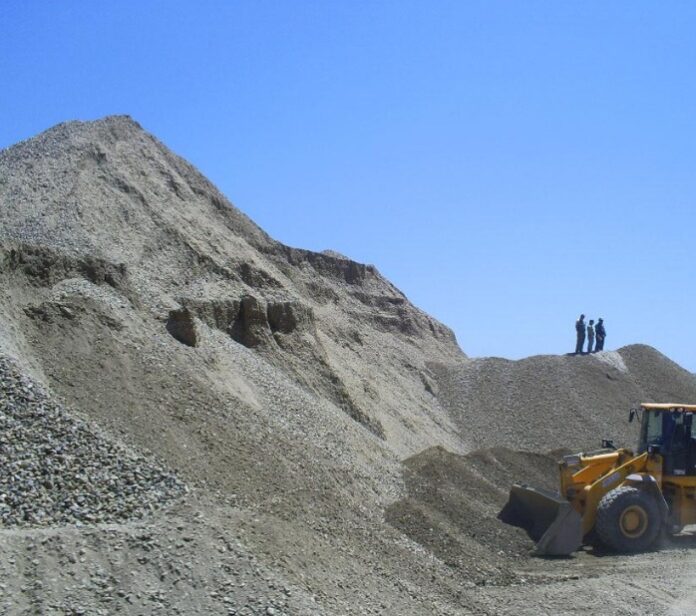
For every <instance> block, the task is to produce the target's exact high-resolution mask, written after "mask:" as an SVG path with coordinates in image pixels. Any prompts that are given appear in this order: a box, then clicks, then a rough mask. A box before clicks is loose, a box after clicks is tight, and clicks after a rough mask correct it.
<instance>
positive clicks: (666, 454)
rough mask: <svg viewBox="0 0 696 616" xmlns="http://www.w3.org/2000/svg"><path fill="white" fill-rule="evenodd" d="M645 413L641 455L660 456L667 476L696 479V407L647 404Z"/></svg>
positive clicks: (641, 432)
mask: <svg viewBox="0 0 696 616" xmlns="http://www.w3.org/2000/svg"><path fill="white" fill-rule="evenodd" d="M642 411H643V418H642V419H643V420H642V423H641V431H640V440H639V442H638V453H644V452H646V451H651V452H652V451H654V452H655V453H659V454H660V455H661V456H662V458H663V460H664V466H663V470H662V472H663V473H664V474H665V475H672V476H679V475H687V476H696V425H694V421H693V417H694V413H696V406H694V405H676V404H653V405H649V404H644V405H642ZM692 428H693V431H692Z"/></svg>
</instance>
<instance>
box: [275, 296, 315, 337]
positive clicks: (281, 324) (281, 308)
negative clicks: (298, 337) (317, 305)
mask: <svg viewBox="0 0 696 616" xmlns="http://www.w3.org/2000/svg"><path fill="white" fill-rule="evenodd" d="M266 314H267V316H268V324H269V326H270V328H271V331H272V332H273V333H274V334H275V333H277V332H280V333H281V334H291V333H292V332H294V331H295V330H297V329H301V330H309V329H312V328H313V326H314V313H313V312H312V310H311V308H309V307H308V306H305V305H303V304H301V303H300V302H269V303H268V306H267V308H266Z"/></svg>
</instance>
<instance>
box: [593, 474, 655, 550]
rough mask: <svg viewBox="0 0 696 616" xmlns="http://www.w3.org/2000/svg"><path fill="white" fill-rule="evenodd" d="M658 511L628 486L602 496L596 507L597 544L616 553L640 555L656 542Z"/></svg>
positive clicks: (643, 494)
mask: <svg viewBox="0 0 696 616" xmlns="http://www.w3.org/2000/svg"><path fill="white" fill-rule="evenodd" d="M661 527H662V520H661V515H660V508H659V506H658V504H657V503H656V502H655V499H654V498H653V497H652V496H651V495H650V494H648V493H646V492H645V491H643V490H640V489H638V488H634V487H631V486H623V487H621V488H616V489H615V490H612V491H611V492H608V493H607V494H605V495H604V497H603V498H602V500H601V501H599V505H598V506H597V519H596V521H595V528H596V530H597V535H598V536H599V539H600V541H601V542H602V543H603V544H604V545H605V546H607V547H608V548H611V549H612V550H616V551H617V552H642V551H645V550H647V549H649V548H650V547H651V546H652V545H653V544H654V543H655V541H656V540H657V537H658V535H659V534H660V529H661Z"/></svg>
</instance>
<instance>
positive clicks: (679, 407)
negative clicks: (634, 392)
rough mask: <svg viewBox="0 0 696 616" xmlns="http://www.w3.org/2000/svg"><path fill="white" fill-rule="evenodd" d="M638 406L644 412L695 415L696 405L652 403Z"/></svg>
mask: <svg viewBox="0 0 696 616" xmlns="http://www.w3.org/2000/svg"><path fill="white" fill-rule="evenodd" d="M640 406H641V407H642V408H644V409H645V410H646V411H672V412H675V413H696V404H674V403H663V404H654V403H652V402H643V404H641V405H640Z"/></svg>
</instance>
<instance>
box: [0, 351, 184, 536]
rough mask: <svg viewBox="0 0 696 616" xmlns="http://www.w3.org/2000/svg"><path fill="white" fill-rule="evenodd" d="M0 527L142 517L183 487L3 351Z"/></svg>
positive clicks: (0, 362)
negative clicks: (79, 414)
mask: <svg viewBox="0 0 696 616" xmlns="http://www.w3.org/2000/svg"><path fill="white" fill-rule="evenodd" d="M0 469H2V472H0V527H12V526H20V527H26V526H49V525H67V524H98V523H104V522H116V521H123V520H129V519H135V518H139V517H142V516H143V515H144V514H146V513H151V512H152V511H153V510H155V509H156V508H158V507H160V506H161V505H163V504H165V503H168V502H169V501H171V500H172V499H175V498H177V497H179V496H180V495H182V494H184V493H185V491H186V488H185V486H184V484H183V483H182V482H180V481H179V480H178V479H177V478H176V477H175V476H174V475H173V474H172V473H171V472H168V471H165V470H164V469H163V468H162V467H160V466H158V465H157V464H155V463H154V462H153V461H152V460H149V459H147V458H146V457H144V456H142V455H138V454H136V453H134V452H132V451H129V450H128V449H127V448H125V447H124V446H121V445H119V444H117V443H114V442H112V441H110V440H108V439H106V438H105V437H103V436H100V435H99V434H98V432H97V430H96V428H95V427H92V426H89V425H88V424H87V423H86V422H84V421H81V420H79V419H77V418H75V417H74V416H71V415H70V413H69V412H68V411H67V410H66V409H65V408H64V407H63V406H62V405H61V404H59V403H58V402H56V401H55V400H53V399H52V398H51V396H50V395H49V394H48V392H47V391H46V390H45V389H44V388H43V387H41V386H40V385H39V384H38V383H36V382H35V381H33V380H32V379H30V378H29V377H27V376H26V375H24V374H22V373H21V371H20V370H19V369H18V367H17V366H16V364H15V363H14V362H12V361H11V360H10V359H9V358H7V357H2V356H0Z"/></svg>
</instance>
